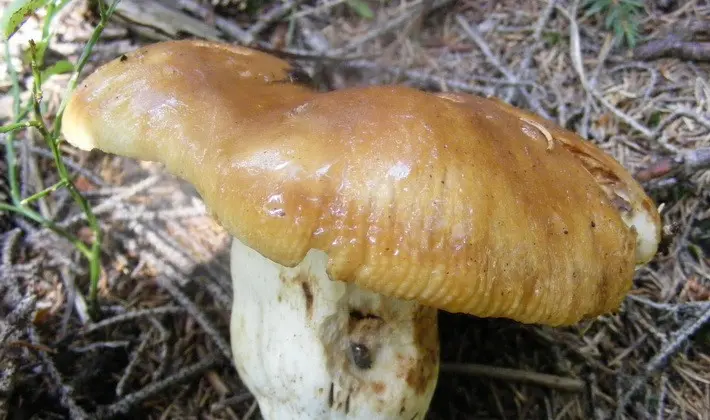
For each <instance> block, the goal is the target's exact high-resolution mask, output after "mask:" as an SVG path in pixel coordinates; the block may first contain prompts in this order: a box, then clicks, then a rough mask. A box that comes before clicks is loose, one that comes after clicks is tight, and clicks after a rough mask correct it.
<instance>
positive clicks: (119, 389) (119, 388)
mask: <svg viewBox="0 0 710 420" xmlns="http://www.w3.org/2000/svg"><path fill="white" fill-rule="evenodd" d="M149 340H150V333H144V334H141V342H140V344H138V347H137V348H136V349H135V350H134V351H133V353H131V358H130V360H129V361H128V365H126V368H125V369H124V370H123V375H121V379H119V380H118V383H117V384H116V396H118V397H120V396H122V395H123V391H124V389H125V387H126V382H128V379H130V378H131V375H133V371H134V370H135V368H136V366H137V365H138V361H140V358H141V356H142V355H143V352H144V351H145V349H146V347H147V346H148V341H149Z"/></svg>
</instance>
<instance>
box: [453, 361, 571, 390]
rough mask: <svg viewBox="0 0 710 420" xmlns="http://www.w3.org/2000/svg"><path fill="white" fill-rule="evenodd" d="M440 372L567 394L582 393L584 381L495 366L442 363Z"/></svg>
mask: <svg viewBox="0 0 710 420" xmlns="http://www.w3.org/2000/svg"><path fill="white" fill-rule="evenodd" d="M441 372H448V373H458V374H467V375H472V376H483V377H487V378H491V379H500V380H504V381H514V382H523V383H529V384H533V385H540V386H545V387H548V388H554V389H558V390H561V391H568V392H582V391H584V381H582V380H580V379H574V378H565V377H562V376H557V375H549V374H546V373H538V372H530V371H526V370H517V369H507V368H501V367H497V366H486V365H477V364H463V363H443V364H442V365H441Z"/></svg>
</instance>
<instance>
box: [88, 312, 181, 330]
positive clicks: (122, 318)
mask: <svg viewBox="0 0 710 420" xmlns="http://www.w3.org/2000/svg"><path fill="white" fill-rule="evenodd" d="M184 311H185V309H184V308H181V307H179V306H161V307H158V308H150V309H139V310H136V311H131V312H126V313H123V314H120V315H116V316H113V317H111V318H106V319H104V320H102V321H99V322H97V323H95V324H91V325H89V326H88V327H86V328H84V329H82V330H81V332H80V333H81V334H82V335H87V334H90V333H92V332H94V331H97V330H100V329H103V328H106V327H108V326H111V325H114V324H119V323H122V322H127V321H133V320H134V319H138V318H148V317H155V316H158V315H165V314H177V313H180V312H184Z"/></svg>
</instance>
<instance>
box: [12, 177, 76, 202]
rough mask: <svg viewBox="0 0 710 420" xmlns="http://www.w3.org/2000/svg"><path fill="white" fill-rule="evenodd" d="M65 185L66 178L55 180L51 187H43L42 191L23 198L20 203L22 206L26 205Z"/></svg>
mask: <svg viewBox="0 0 710 420" xmlns="http://www.w3.org/2000/svg"><path fill="white" fill-rule="evenodd" d="M66 185H67V180H65V179H62V180H61V181H59V182H57V183H56V184H54V185H52V186H51V187H47V188H45V189H43V190H42V191H40V192H37V193H34V194H32V195H31V196H29V197H27V198H25V199H23V200H22V201H20V204H22V205H23V206H26V205H28V204H30V203H31V202H33V201H35V200H39V199H40V198H42V197H46V196H47V195H49V194H51V193H53V192H55V191H57V190H58V189H60V188H62V187H65V186H66Z"/></svg>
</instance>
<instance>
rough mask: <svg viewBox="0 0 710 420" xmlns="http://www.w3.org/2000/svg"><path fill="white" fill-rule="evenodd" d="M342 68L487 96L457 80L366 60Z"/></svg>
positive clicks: (476, 88)
mask: <svg viewBox="0 0 710 420" xmlns="http://www.w3.org/2000/svg"><path fill="white" fill-rule="evenodd" d="M342 65H343V66H344V67H348V68H354V69H365V70H378V71H384V72H387V73H390V74H392V75H393V76H395V77H400V76H401V75H404V76H406V77H407V78H408V79H410V80H413V81H415V82H418V83H420V84H427V85H433V86H441V85H444V86H446V87H449V88H453V89H456V90H459V91H462V92H467V93H475V94H483V95H485V94H488V93H489V89H485V88H483V87H478V86H473V85H471V84H470V83H468V82H466V81H463V80H457V79H447V78H444V77H440V76H434V75H430V74H427V73H425V72H423V71H419V70H407V69H402V68H398V67H389V66H382V65H379V64H376V63H373V62H372V61H366V60H355V61H350V62H346V63H343V64H342Z"/></svg>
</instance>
